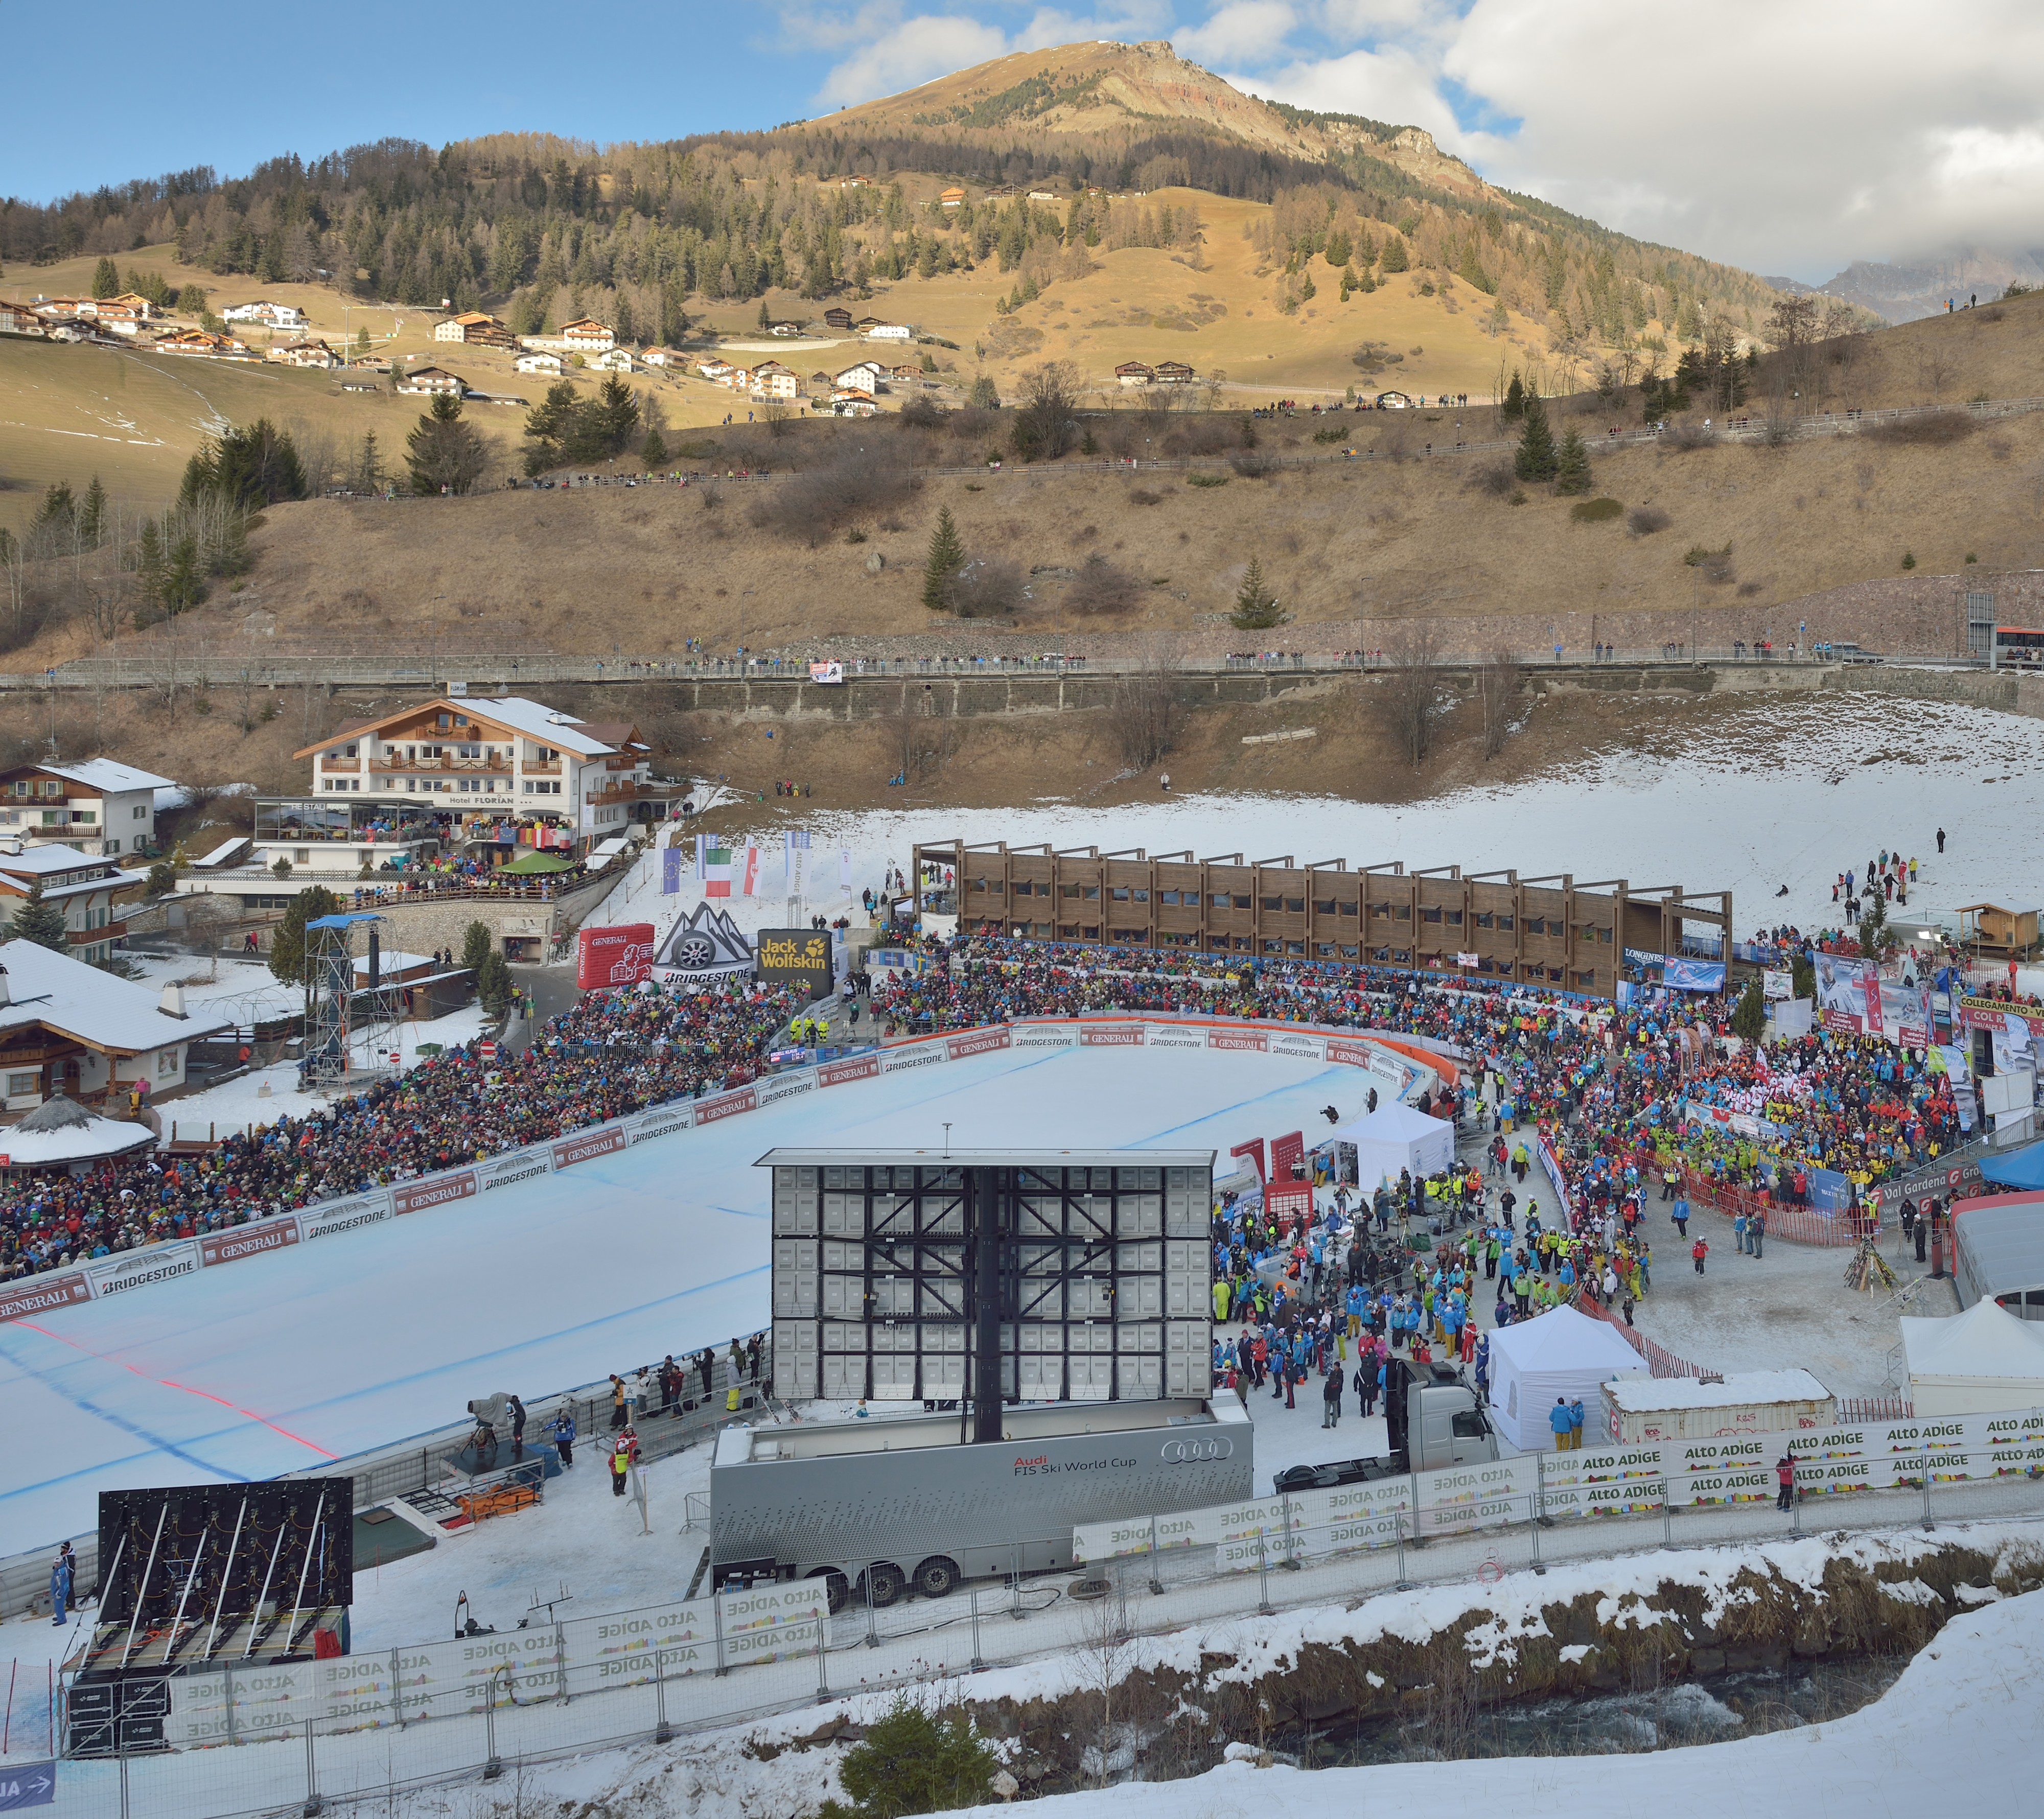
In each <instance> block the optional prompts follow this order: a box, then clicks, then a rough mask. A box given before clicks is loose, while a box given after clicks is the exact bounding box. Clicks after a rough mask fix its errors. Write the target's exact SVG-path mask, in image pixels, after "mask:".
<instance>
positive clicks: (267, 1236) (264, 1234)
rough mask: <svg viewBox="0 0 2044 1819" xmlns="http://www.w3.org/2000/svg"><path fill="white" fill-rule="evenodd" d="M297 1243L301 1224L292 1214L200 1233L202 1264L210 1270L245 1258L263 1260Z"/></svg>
mask: <svg viewBox="0 0 2044 1819" xmlns="http://www.w3.org/2000/svg"><path fill="white" fill-rule="evenodd" d="M297 1242H298V1221H297V1220H296V1219H294V1218H291V1217H290V1215H289V1214H286V1215H283V1216H282V1217H281V1218H274V1219H258V1220H257V1221H256V1222H255V1223H254V1224H253V1225H247V1226H229V1228H228V1229H227V1230H225V1231H224V1232H205V1233H202V1234H200V1237H199V1241H198V1253H199V1258H200V1261H202V1263H203V1264H205V1266H206V1268H208V1269H210V1268H213V1265H214V1264H217V1263H238V1262H240V1261H241V1259H242V1258H243V1257H260V1256H261V1255H262V1254H263V1252H265V1251H268V1250H282V1249H285V1248H286V1246H287V1245H294V1244H296V1243H297Z"/></svg>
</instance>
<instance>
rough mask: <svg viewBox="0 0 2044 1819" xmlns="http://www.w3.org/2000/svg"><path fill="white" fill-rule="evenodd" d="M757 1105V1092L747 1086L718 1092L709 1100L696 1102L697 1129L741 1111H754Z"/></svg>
mask: <svg viewBox="0 0 2044 1819" xmlns="http://www.w3.org/2000/svg"><path fill="white" fill-rule="evenodd" d="M758 1106H759V1093H758V1092H757V1091H756V1090H755V1089H754V1088H751V1087H749V1086H741V1087H740V1088H737V1089H736V1091H734V1092H720V1093H717V1094H715V1095H713V1096H712V1097H710V1098H709V1099H697V1101H696V1124H697V1128H698V1129H700V1128H701V1126H704V1125H705V1124H715V1123H717V1122H719V1121H720V1120H721V1119H726V1118H729V1117H731V1116H732V1115H734V1114H736V1113H738V1112H741V1111H754V1110H756V1109H757V1108H758Z"/></svg>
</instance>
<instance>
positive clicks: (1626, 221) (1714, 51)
mask: <svg viewBox="0 0 2044 1819" xmlns="http://www.w3.org/2000/svg"><path fill="white" fill-rule="evenodd" d="M954 4H956V5H959V8H960V10H959V11H957V12H953V13H916V12H914V11H913V10H912V7H913V0H852V3H851V4H845V5H835V4H832V3H830V0H800V3H796V4H790V6H786V7H785V8H784V9H783V10H782V25H783V35H784V38H787V39H792V40H796V41H798V42H800V43H801V45H802V46H803V48H808V49H811V50H824V51H827V52H829V53H830V54H832V56H838V57H839V58H840V60H839V61H838V63H836V67H834V68H833V69H832V71H831V73H830V75H829V76H828V79H826V81H825V83H824V87H823V90H822V94H821V97H820V98H821V99H822V100H823V101H824V102H828V103H831V104H833V105H834V104H836V103H838V102H853V101H863V100H866V99H869V98H872V97H874V96H876V95H881V94H890V93H893V92H897V91H898V90H901V89H904V88H908V87H911V86H915V85H916V84H918V83H923V82H926V81H928V80H930V79H932V78H933V77H935V76H937V75H943V74H945V73H947V72H948V71H951V70H953V69H956V68H959V67H962V66H964V65H966V64H969V63H976V62H982V61H985V60H986V59H989V58H993V57H997V56H1001V55H1003V54H1004V53H1005V52H1010V51H1015V50H1021V49H1028V48H1036V47H1039V46H1042V45H1047V44H1062V43H1070V42H1073V41H1075V40H1082V39H1087V38H1116V39H1120V40H1133V39H1137V38H1151V37H1165V36H1169V37H1171V38H1173V39H1174V41H1175V42H1176V43H1177V44H1178V48H1179V50H1180V52H1181V54H1183V55H1185V56H1189V57H1192V58H1194V59H1197V61H1199V62H1201V63H1205V64H1207V65H1208V67H1215V68H1217V69H1219V70H1220V71H1222V73H1224V74H1227V73H1228V72H1229V71H1246V72H1251V73H1248V74H1238V75H1231V76H1230V77H1229V79H1230V80H1231V81H1234V82H1235V83H1237V85H1238V86H1243V87H1246V88H1250V89H1252V90H1254V91H1255V92H1257V93H1259V94H1269V95H1272V96H1274V97H1275V98H1279V99H1281V100H1285V101H1289V102H1297V103H1299V104H1301V105H1304V106H1312V107H1319V108H1325V109H1332V110H1335V111H1339V112H1342V113H1361V114H1364V115H1366V116H1368V117H1371V118H1373V119H1377V120H1383V121H1391V122H1393V123H1395V124H1399V125H1406V124H1410V125H1417V126H1421V127H1424V128H1425V129H1427V131H1428V132H1431V133H1432V134H1433V135H1434V136H1435V138H1436V139H1437V140H1439V141H1440V143H1441V145H1442V146H1443V149H1445V150H1447V151H1449V152H1454V153H1455V154H1456V155H1459V156H1462V157H1464V158H1466V159H1468V160H1469V161H1470V163H1473V165H1475V166H1476V167H1477V169H1478V170H1480V171H1482V172H1483V173H1484V174H1485V175H1486V176H1489V177H1490V178H1492V179H1493V181H1495V182H1500V183H1503V184H1505V185H1507V186H1509V187H1511V188H1513V189H1516V190H1527V191H1531V193H1533V194H1536V195H1539V196H1543V197H1545V198H1547V199H1548V200H1550V201H1554V202H1557V203H1558V204H1560V205H1562V206H1563V207H1565V208H1568V209H1574V210H1576V211H1577V212H1578V213H1582V214H1585V215H1589V216H1590V217H1593V218H1595V219H1596V220H1598V221H1604V222H1606V223H1608V224H1609V225H1611V226H1612V227H1616V228H1621V229H1623V231H1625V232H1628V233H1633V234H1637V235H1639V236H1642V237H1643V238H1646V239H1649V240H1661V241H1665V242H1666V243H1668V244H1671V245H1675V246H1680V247H1683V248H1687V249H1689V250H1690V251H1696V252H1700V253H1705V254H1708V255H1711V256H1712V257H1714V258H1718V259H1729V260H1731V261H1733V262H1735V263H1739V264H1741V265H1745V266H1747V267H1751V268H1753V269H1755V270H1758V271H1784V272H1788V273H1792V274H1795V275H1796V276H1798V277H1801V278H1813V279H1821V278H1827V277H1829V276H1830V275H1831V273H1832V272H1834V271H1836V270H1838V268H1839V267H1841V266H1842V265H1844V264H1846V263H1849V262H1850V260H1852V259H1888V258H1896V259H1907V258H1910V257H1912V256H1915V255H1930V254H1933V253H1935V252H1938V251H1946V250H1950V249H1955V248H1962V247H1965V246H1968V245H1976V244H1990V245H1998V246H2000V247H2004V248H2021V247H2026V246H2031V245H2038V244H2044V209H2040V208H2039V206H2038V198H2039V196H2040V194H2044V6H2039V5H2038V3H2037V0H1958V3H1957V4H1950V3H1948V4H1947V5H1946V6H1943V7H1942V8H1938V9H1933V10H1926V9H1925V8H1924V7H1923V6H1922V5H1921V4H1920V0H1787V3H1785V0H1704V4H1702V5H1701V6H1689V7H1676V8H1669V7H1662V6H1642V5H1641V4H1639V0H1564V3H1559V4H1558V3H1557V0H1218V3H1215V0H1178V3H1177V4H1176V5H1174V4H1173V3H1172V0H1122V3H1121V4H1120V5H1118V6H1109V7H1104V8H1103V9H1102V10H1101V11H1100V12H1099V13H1070V12H1066V11H1063V10H1057V9H1039V10H1035V11H1033V12H1029V13H1026V14H1025V13H1024V8H1023V7H1022V6H1019V5H1018V6H1009V5H1005V4H1003V3H1002V0H974V4H973V5H972V6H970V10H969V11H968V10H966V8H965V6H964V4H963V0H954ZM1174 21H1175V29H1174ZM1464 122H1469V123H1470V124H1468V125H1465V124H1463V123H1464Z"/></svg>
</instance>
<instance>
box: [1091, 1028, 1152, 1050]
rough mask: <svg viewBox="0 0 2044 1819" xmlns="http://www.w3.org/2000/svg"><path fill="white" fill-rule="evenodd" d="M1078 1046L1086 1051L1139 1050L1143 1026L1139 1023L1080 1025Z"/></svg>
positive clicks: (1141, 1042)
mask: <svg viewBox="0 0 2044 1819" xmlns="http://www.w3.org/2000/svg"><path fill="white" fill-rule="evenodd" d="M1079 1046H1081V1047H1082V1048H1087V1049H1139V1048H1141V1047H1142V1046H1143V1026H1142V1025H1141V1024H1140V1023H1082V1024H1081V1025H1080V1026H1079Z"/></svg>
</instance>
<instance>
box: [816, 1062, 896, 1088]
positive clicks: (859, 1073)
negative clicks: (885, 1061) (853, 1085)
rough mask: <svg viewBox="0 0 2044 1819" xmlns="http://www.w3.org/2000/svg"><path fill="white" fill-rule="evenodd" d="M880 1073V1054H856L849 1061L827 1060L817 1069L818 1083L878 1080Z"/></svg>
mask: <svg viewBox="0 0 2044 1819" xmlns="http://www.w3.org/2000/svg"><path fill="white" fill-rule="evenodd" d="M879 1075H880V1057H879V1056H878V1055H854V1056H853V1057H851V1059H850V1060H849V1061H825V1062H824V1065H822V1066H821V1067H820V1068H818V1069H816V1084H817V1085H818V1086H842V1085H843V1084H844V1083H845V1082H846V1081H847V1080H877V1079H878V1077H879Z"/></svg>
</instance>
